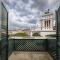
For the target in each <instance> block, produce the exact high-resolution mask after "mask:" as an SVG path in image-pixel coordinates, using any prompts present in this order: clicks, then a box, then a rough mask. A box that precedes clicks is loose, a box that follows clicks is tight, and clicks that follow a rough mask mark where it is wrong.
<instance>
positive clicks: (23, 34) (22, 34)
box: [15, 33, 28, 36]
mask: <svg viewBox="0 0 60 60" xmlns="http://www.w3.org/2000/svg"><path fill="white" fill-rule="evenodd" d="M15 36H28V34H26V33H16V34H15Z"/></svg>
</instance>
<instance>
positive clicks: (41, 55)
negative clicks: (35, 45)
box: [8, 51, 53, 60]
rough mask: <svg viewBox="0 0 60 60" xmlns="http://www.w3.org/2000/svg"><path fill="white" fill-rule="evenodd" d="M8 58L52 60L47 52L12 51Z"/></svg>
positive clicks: (15, 59) (10, 59) (13, 59)
mask: <svg viewBox="0 0 60 60" xmlns="http://www.w3.org/2000/svg"><path fill="white" fill-rule="evenodd" d="M8 60H53V59H52V57H51V56H50V55H49V54H48V52H21V51H20V52H19V51H16V52H13V53H12V54H11V56H9V59H8Z"/></svg>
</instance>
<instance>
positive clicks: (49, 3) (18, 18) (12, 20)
mask: <svg viewBox="0 0 60 60" xmlns="http://www.w3.org/2000/svg"><path fill="white" fill-rule="evenodd" d="M3 2H4V4H5V5H6V8H7V10H8V12H9V21H8V22H9V24H8V25H9V29H19V28H30V27H35V24H36V23H37V20H40V16H41V15H42V14H43V12H44V11H46V10H47V9H50V10H51V11H52V12H54V11H55V10H56V9H57V8H58V7H59V4H60V0H3Z"/></svg>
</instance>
